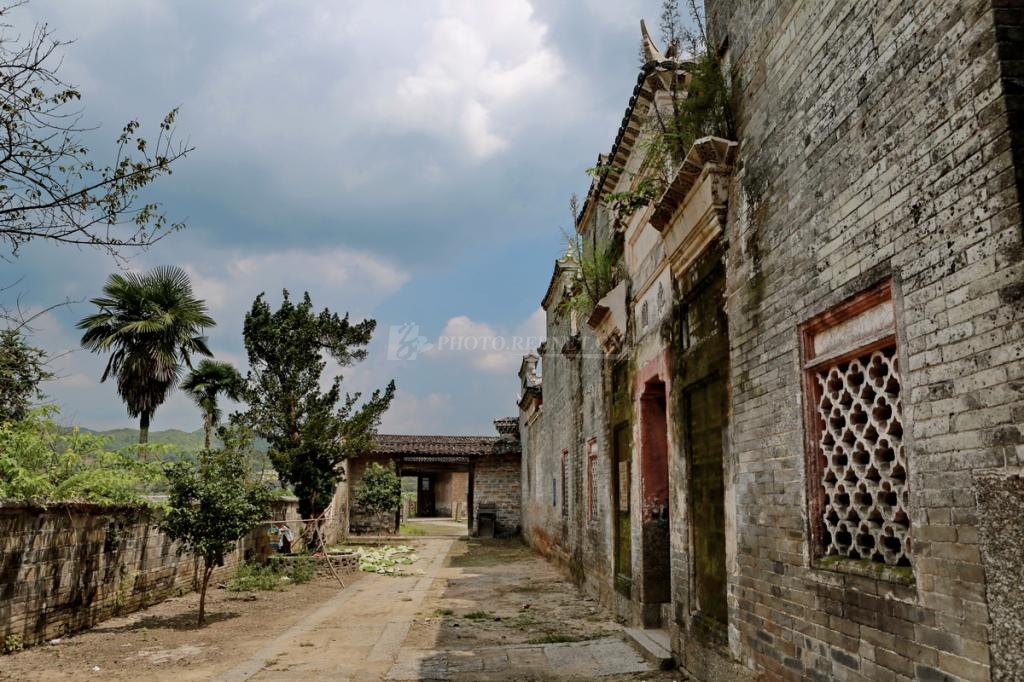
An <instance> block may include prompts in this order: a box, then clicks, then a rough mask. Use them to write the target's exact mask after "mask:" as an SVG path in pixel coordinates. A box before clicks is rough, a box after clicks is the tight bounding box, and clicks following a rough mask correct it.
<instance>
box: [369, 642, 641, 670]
mask: <svg viewBox="0 0 1024 682" xmlns="http://www.w3.org/2000/svg"><path fill="white" fill-rule="evenodd" d="M650 669H651V667H650V666H649V665H648V664H647V663H646V662H645V661H644V660H643V659H642V658H641V657H640V656H639V655H637V653H636V652H635V651H634V650H633V649H632V648H631V647H630V646H629V645H628V644H626V643H625V642H623V641H622V640H621V639H618V638H617V637H605V638H603V639H596V640H591V641H589V642H571V643H567V644H519V645H512V646H503V647H489V648H486V649H479V650H477V651H431V650H415V649H403V650H402V651H400V652H399V655H398V661H397V662H396V663H395V665H394V666H393V667H392V668H391V670H390V671H389V672H388V674H387V677H386V678H385V679H387V680H517V679H518V680H523V679H531V680H533V679H557V678H560V677H564V678H575V679H581V680H589V679H595V678H600V677H608V676H610V675H622V674H626V673H641V672H647V671H649V670H650Z"/></svg>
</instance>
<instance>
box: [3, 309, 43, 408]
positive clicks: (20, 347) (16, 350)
mask: <svg viewBox="0 0 1024 682" xmlns="http://www.w3.org/2000/svg"><path fill="white" fill-rule="evenodd" d="M51 377H52V375H51V374H50V372H48V371H47V370H46V353H45V352H43V351H42V350H40V349H38V348H33V347H32V346H30V345H29V344H28V342H26V341H25V337H24V336H22V334H21V332H20V331H18V330H16V329H3V330H0V422H6V421H11V420H16V419H24V418H25V417H26V416H28V413H29V410H30V409H31V408H32V405H33V403H34V402H36V401H37V400H40V399H41V398H42V397H43V394H42V391H40V390H39V384H40V383H42V382H43V381H46V380H47V379H50V378H51Z"/></svg>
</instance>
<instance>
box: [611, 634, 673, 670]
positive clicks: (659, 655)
mask: <svg viewBox="0 0 1024 682" xmlns="http://www.w3.org/2000/svg"><path fill="white" fill-rule="evenodd" d="M622 631H623V633H624V634H625V635H626V641H627V642H629V643H630V644H631V645H632V646H633V648H634V649H636V651H637V653H639V654H640V655H641V656H643V657H644V659H645V660H646V661H647V662H648V663H650V664H651V665H653V666H654V667H655V668H657V669H658V670H672V669H673V668H674V667H676V662H675V659H674V658H672V638H671V637H670V636H669V634H668V630H644V629H641V628H623V629H622Z"/></svg>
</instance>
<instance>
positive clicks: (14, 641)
mask: <svg viewBox="0 0 1024 682" xmlns="http://www.w3.org/2000/svg"><path fill="white" fill-rule="evenodd" d="M24 648H25V644H24V642H22V641H21V635H7V638H6V639H5V640H4V646H3V653H4V654H13V653H14V652H15V651H21V650H22V649H24Z"/></svg>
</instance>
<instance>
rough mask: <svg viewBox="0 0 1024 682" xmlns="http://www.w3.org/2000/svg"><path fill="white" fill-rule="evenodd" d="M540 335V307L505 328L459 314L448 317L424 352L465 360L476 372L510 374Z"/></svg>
mask: <svg viewBox="0 0 1024 682" xmlns="http://www.w3.org/2000/svg"><path fill="white" fill-rule="evenodd" d="M543 339H544V311H543V310H537V311H536V312H534V313H533V314H531V315H530V317H528V318H527V319H526V320H524V321H523V322H521V323H519V324H517V325H514V326H513V327H510V328H506V329H501V328H497V327H494V326H492V325H490V324H487V323H486V322H479V321H476V320H473V319H471V318H470V317H468V316H466V315H459V316H456V317H453V318H451V319H449V320H448V322H447V323H446V324H445V326H444V329H443V330H442V331H441V335H440V338H439V339H438V341H437V342H436V343H435V344H434V347H433V348H431V349H430V350H429V351H427V353H426V355H427V356H428V357H431V358H434V359H442V358H443V359H446V360H449V361H451V362H456V363H460V364H465V365H468V366H469V367H470V368H471V369H474V370H477V371H479V372H484V373H487V374H495V375H502V376H506V377H513V376H514V375H515V372H516V370H517V369H518V367H519V363H520V361H521V360H522V357H523V355H525V354H527V353H529V352H531V351H533V350H534V349H535V348H536V347H537V346H538V345H539V344H540V342H541V341H542V340H543Z"/></svg>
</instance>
